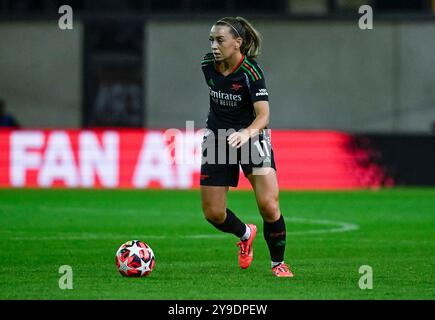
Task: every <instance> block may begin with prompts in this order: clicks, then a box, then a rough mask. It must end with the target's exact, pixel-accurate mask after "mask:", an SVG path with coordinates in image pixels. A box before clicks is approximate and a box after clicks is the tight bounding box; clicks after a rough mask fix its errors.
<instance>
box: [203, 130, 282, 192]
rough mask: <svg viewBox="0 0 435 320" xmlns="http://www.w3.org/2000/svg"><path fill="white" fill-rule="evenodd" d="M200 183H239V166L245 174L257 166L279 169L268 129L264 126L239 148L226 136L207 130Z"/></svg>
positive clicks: (251, 172)
mask: <svg viewBox="0 0 435 320" xmlns="http://www.w3.org/2000/svg"><path fill="white" fill-rule="evenodd" d="M201 147H202V159H201V175H200V185H202V186H229V187H237V184H238V182H239V175H240V171H239V170H240V167H242V170H243V173H244V175H245V177H248V176H249V175H250V174H253V173H254V174H255V172H256V169H258V168H273V169H275V170H276V166H275V159H274V155H273V149H272V144H271V141H270V134H269V129H265V130H261V131H260V133H259V134H258V135H257V136H255V137H253V138H251V139H250V140H249V141H248V142H246V143H245V144H244V145H243V146H242V147H240V148H238V149H237V148H234V147H231V146H230V145H229V144H228V141H227V139H226V137H222V138H221V137H216V135H215V134H214V133H213V132H212V131H210V130H208V129H207V130H206V133H205V134H204V138H203V141H202V145H201Z"/></svg>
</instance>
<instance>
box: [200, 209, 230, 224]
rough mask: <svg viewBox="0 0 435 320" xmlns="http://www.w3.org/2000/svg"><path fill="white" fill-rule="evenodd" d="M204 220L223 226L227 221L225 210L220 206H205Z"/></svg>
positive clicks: (203, 210)
mask: <svg viewBox="0 0 435 320" xmlns="http://www.w3.org/2000/svg"><path fill="white" fill-rule="evenodd" d="M202 212H203V214H204V218H205V219H206V220H207V221H208V222H210V223H212V224H222V223H223V222H224V221H225V209H222V208H220V207H218V206H203V207H202Z"/></svg>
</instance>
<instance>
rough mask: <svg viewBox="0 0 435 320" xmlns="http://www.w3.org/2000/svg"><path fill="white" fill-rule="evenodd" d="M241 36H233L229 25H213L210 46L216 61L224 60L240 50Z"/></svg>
mask: <svg viewBox="0 0 435 320" xmlns="http://www.w3.org/2000/svg"><path fill="white" fill-rule="evenodd" d="M241 41H242V40H241V38H234V36H233V34H232V33H231V32H230V27H229V26H221V25H218V26H213V27H212V28H211V30H210V47H211V51H212V52H213V55H214V58H215V60H216V61H218V62H219V61H224V60H226V59H228V58H230V57H231V56H233V55H234V54H236V53H237V52H239V51H240V49H239V48H240V44H241Z"/></svg>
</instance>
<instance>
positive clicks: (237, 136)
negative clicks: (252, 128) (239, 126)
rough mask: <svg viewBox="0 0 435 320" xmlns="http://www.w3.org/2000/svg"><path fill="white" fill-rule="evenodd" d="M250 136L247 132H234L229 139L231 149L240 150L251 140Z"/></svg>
mask: <svg viewBox="0 0 435 320" xmlns="http://www.w3.org/2000/svg"><path fill="white" fill-rule="evenodd" d="M249 138H250V136H249V133H248V132H247V131H246V130H242V131H239V132H234V133H232V134H231V135H230V136H229V137H228V144H229V145H230V146H231V147H236V148H240V147H241V146H242V145H243V144H245V143H246V142H247V141H248V140H249Z"/></svg>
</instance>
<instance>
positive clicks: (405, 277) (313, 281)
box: [0, 189, 435, 300]
mask: <svg viewBox="0 0 435 320" xmlns="http://www.w3.org/2000/svg"><path fill="white" fill-rule="evenodd" d="M228 203H229V207H230V208H231V209H232V210H233V211H234V212H236V213H237V214H238V216H239V217H240V218H241V219H242V220H243V221H245V222H253V223H257V225H258V228H259V233H258V236H257V238H256V240H255V246H254V248H255V250H254V261H253V263H252V265H251V267H250V268H249V269H247V270H242V269H240V268H239V267H238V264H237V250H238V247H236V242H237V239H236V238H235V237H234V236H232V235H227V234H222V233H220V232H219V231H217V230H215V229H214V228H213V227H212V226H211V225H209V224H208V223H207V222H206V221H205V220H204V218H203V217H202V213H201V205H200V194H199V192H198V191H159V190H154V191H132V190H21V189H15V190H10V189H3V190H0V235H1V236H0V242H1V251H0V261H1V264H0V299H164V300H166V299H171V300H172V299H230V300H231V299H253V300H256V299H265V300H268V299H273V300H275V299H285V300H287V299H434V298H435V271H434V270H435V189H390V190H380V191H346V192H332V191H331V192H281V194H280V205H281V210H282V212H283V214H284V216H285V217H286V219H287V220H286V221H287V232H288V237H287V246H286V261H287V262H288V263H289V264H290V265H291V267H292V270H293V272H294V273H295V277H294V278H292V279H283V278H281V279H279V278H275V277H273V276H272V274H271V271H270V261H269V253H268V251H267V247H266V243H265V241H264V238H263V235H262V230H263V225H262V222H261V221H262V220H261V218H260V215H259V213H258V211H257V208H256V205H255V199H254V196H253V193H252V192H242V191H237V190H231V191H230V193H229V201H228ZM133 239H139V240H142V241H145V242H146V243H148V244H149V245H150V246H151V247H152V248H153V250H154V253H155V255H156V266H155V269H154V271H153V272H152V274H151V275H150V276H149V277H146V278H124V277H122V276H121V275H120V274H119V273H118V272H117V270H116V268H115V261H114V255H115V252H116V250H117V249H118V247H119V246H120V245H121V244H122V243H123V242H125V241H127V240H133ZM62 265H69V266H71V267H72V270H73V289H72V290H61V289H59V278H60V277H61V276H62V274H60V273H59V267H60V266H62ZM362 265H369V266H371V267H372V270H373V289H371V290H369V289H368V290H361V289H360V288H359V286H358V282H359V279H360V277H361V276H363V275H362V274H360V273H359V268H360V266H362Z"/></svg>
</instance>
